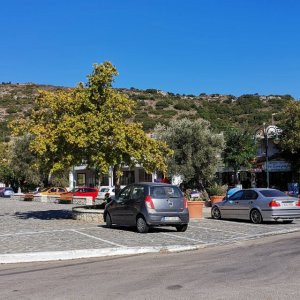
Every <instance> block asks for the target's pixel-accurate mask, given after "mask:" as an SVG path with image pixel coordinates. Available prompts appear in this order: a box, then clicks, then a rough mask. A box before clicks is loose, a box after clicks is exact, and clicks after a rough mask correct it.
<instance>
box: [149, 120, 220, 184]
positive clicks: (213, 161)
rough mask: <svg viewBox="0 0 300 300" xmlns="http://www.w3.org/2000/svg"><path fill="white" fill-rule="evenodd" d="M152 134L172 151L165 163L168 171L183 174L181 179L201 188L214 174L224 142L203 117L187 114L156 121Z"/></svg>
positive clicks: (172, 173)
mask: <svg viewBox="0 0 300 300" xmlns="http://www.w3.org/2000/svg"><path fill="white" fill-rule="evenodd" d="M154 132H155V135H156V136H157V137H158V139H160V140H163V141H166V142H167V144H168V145H169V147H170V148H171V149H172V150H173V151H174V156H173V157H172V158H170V159H169V161H168V166H169V172H170V173H171V175H181V176H183V180H184V183H185V184H186V185H187V186H188V185H189V186H193V185H194V186H196V187H198V188H200V189H203V188H204V186H205V185H206V184H207V183H208V182H209V181H210V180H211V179H212V178H213V177H214V175H215V173H216V171H217V167H218V164H219V162H220V157H221V152H222V150H223V146H224V137H223V135H222V134H215V133H213V132H212V131H211V129H210V123H209V122H208V121H205V120H203V119H197V120H194V121H192V120H189V119H187V118H184V119H181V120H175V121H171V122H170V124H169V126H165V125H157V126H156V127H155V130H154Z"/></svg>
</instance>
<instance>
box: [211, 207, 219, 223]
mask: <svg viewBox="0 0 300 300" xmlns="http://www.w3.org/2000/svg"><path fill="white" fill-rule="evenodd" d="M211 217H212V218H213V219H216V220H220V219H221V212H220V209H219V208H218V207H217V206H214V207H213V208H212V209H211Z"/></svg>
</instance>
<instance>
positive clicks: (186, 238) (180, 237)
mask: <svg viewBox="0 0 300 300" xmlns="http://www.w3.org/2000/svg"><path fill="white" fill-rule="evenodd" d="M162 234H164V235H168V236H172V237H176V238H178V239H183V240H189V241H194V242H199V243H203V244H206V242H204V241H201V240H195V239H192V238H188V237H184V236H180V235H176V234H171V233H165V232H162Z"/></svg>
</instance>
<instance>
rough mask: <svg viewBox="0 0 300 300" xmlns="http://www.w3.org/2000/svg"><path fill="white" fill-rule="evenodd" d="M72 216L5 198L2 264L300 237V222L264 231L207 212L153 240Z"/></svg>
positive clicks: (66, 208)
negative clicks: (40, 256) (8, 259)
mask: <svg viewBox="0 0 300 300" xmlns="http://www.w3.org/2000/svg"><path fill="white" fill-rule="evenodd" d="M71 212H72V205H66V204H55V203H39V202H24V201H19V200H12V199H9V198H0V263H1V255H2V256H3V255H4V256H5V255H9V254H15V253H25V254H26V253H32V252H51V251H73V250H83V249H110V248H139V247H143V248H147V247H160V248H162V249H163V248H164V247H172V246H174V247H176V246H178V247H184V246H195V245H203V246H206V245H214V244H222V243H232V242H235V241H240V240H248V239H253V238H258V237H262V236H265V235H272V234H282V233H288V232H294V231H300V221H299V220H297V221H294V223H292V224H282V223H267V224H261V225H255V224H252V223H250V222H244V221H225V220H220V221H219V220H213V219H211V218H210V209H208V208H206V209H205V213H204V218H203V219H202V220H198V221H191V222H190V224H189V227H188V230H187V231H186V232H183V233H181V232H176V230H175V228H172V227H158V228H154V229H152V230H151V231H150V232H149V233H148V234H138V233H137V232H136V231H135V229H134V228H118V227H115V228H113V229H108V228H106V227H105V226H104V225H103V224H89V223H85V222H83V221H77V220H73V219H72V214H71Z"/></svg>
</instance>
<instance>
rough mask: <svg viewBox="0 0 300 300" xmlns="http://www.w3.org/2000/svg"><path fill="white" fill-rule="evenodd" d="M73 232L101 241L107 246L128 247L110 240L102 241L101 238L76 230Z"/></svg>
mask: <svg viewBox="0 0 300 300" xmlns="http://www.w3.org/2000/svg"><path fill="white" fill-rule="evenodd" d="M71 231H73V232H76V233H79V234H82V235H85V236H87V237H90V238H92V239H95V240H99V241H101V242H104V243H107V244H111V245H114V246H118V247H125V248H126V246H124V245H121V244H117V243H114V242H111V241H108V240H104V239H100V238H98V237H96V236H93V235H90V234H86V233H83V232H80V231H77V230H75V229H74V230H71Z"/></svg>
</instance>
